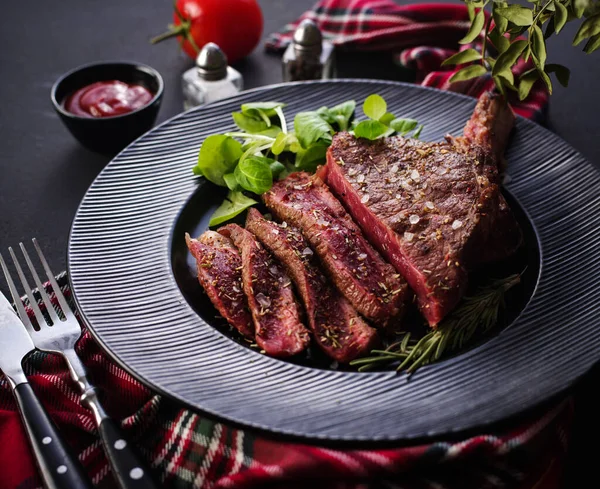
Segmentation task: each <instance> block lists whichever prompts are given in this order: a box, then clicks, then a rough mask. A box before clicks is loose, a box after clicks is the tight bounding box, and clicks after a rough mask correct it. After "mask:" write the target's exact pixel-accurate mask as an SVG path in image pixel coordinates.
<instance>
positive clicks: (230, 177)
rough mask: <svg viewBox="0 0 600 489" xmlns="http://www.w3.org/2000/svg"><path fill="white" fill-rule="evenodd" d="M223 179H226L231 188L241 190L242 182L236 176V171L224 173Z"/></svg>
mask: <svg viewBox="0 0 600 489" xmlns="http://www.w3.org/2000/svg"><path fill="white" fill-rule="evenodd" d="M223 180H225V185H227V188H228V189H229V190H239V188H240V184H239V183H238V181H237V178H235V173H226V174H225V175H223Z"/></svg>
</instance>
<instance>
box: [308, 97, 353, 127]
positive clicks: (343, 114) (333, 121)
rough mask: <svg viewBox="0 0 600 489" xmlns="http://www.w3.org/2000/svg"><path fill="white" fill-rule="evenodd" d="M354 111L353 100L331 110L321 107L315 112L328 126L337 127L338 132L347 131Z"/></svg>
mask: <svg viewBox="0 0 600 489" xmlns="http://www.w3.org/2000/svg"><path fill="white" fill-rule="evenodd" d="M355 109H356V102H355V101H354V100H347V101H346V102H342V103H341V104H338V105H336V106H335V107H332V108H331V109H330V108H328V107H321V108H320V109H319V110H317V114H319V115H320V116H321V117H322V118H323V119H324V120H325V121H327V122H328V123H329V124H330V125H332V126H333V125H337V126H338V128H339V130H340V131H347V130H348V127H349V125H350V120H351V119H352V116H353V115H354V110H355Z"/></svg>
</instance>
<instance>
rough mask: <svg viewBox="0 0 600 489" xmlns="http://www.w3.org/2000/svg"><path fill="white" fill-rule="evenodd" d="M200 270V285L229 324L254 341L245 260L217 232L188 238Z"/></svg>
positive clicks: (189, 246) (190, 248)
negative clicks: (243, 281)
mask: <svg viewBox="0 0 600 489" xmlns="http://www.w3.org/2000/svg"><path fill="white" fill-rule="evenodd" d="M185 242H186V243H187V246H188V249H189V250H190V253H191V254H192V255H193V257H194V258H195V259H196V264H197V267H198V281H199V282H200V284H201V285H202V287H203V288H204V290H205V291H206V294H207V295H208V297H209V299H210V300H211V302H212V303H213V305H214V306H215V307H216V308H217V310H218V311H219V314H221V316H223V317H224V318H225V319H226V320H227V322H228V323H229V324H231V325H232V326H233V327H234V328H235V329H237V330H238V331H239V332H240V333H241V334H243V335H244V336H245V337H246V338H250V339H253V338H254V324H253V323H252V318H251V317H250V312H249V311H248V302H247V301H246V296H245V295H244V289H243V287H242V271H241V270H242V268H241V267H242V258H241V256H240V254H239V252H238V250H237V248H236V247H235V246H234V245H233V243H232V241H231V240H230V239H228V238H226V237H225V236H221V235H220V234H219V233H216V232H214V231H206V232H205V233H204V234H202V236H200V237H199V238H198V239H193V238H191V237H190V235H189V234H186V235H185Z"/></svg>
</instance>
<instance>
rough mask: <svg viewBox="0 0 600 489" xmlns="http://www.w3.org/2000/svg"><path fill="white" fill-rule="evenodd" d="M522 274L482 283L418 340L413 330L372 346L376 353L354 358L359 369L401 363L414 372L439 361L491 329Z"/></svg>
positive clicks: (354, 362) (407, 370)
mask: <svg viewBox="0 0 600 489" xmlns="http://www.w3.org/2000/svg"><path fill="white" fill-rule="evenodd" d="M520 277H521V276H520V275H518V274H515V275H510V276H509V277H506V278H503V279H500V280H494V281H493V282H491V283H490V284H488V285H485V286H483V287H480V288H479V289H478V290H477V291H476V293H475V294H474V295H473V296H469V297H465V298H464V299H463V301H462V302H461V304H460V306H459V307H457V308H456V309H455V310H454V311H453V312H452V313H451V314H450V315H449V316H448V317H446V318H445V319H444V320H443V321H442V322H441V323H440V324H439V326H438V327H437V329H435V330H433V331H430V332H429V333H427V334H426V335H425V336H423V337H422V338H420V339H418V340H415V339H413V338H412V334H411V333H410V332H406V333H404V335H403V337H402V339H401V340H399V341H397V342H395V343H394V344H392V345H390V346H389V347H388V348H386V349H385V350H372V351H371V353H372V355H373V356H371V357H366V358H359V359H357V360H354V361H352V362H350V365H353V366H358V367H359V368H358V370H359V372H364V371H367V370H371V369H373V368H376V367H385V366H389V365H390V364H394V363H398V367H397V368H396V370H398V371H403V370H406V372H407V373H409V374H410V373H413V372H414V371H415V370H417V369H418V368H419V367H421V366H423V365H427V364H429V363H433V362H436V361H437V360H439V359H440V358H441V357H442V356H443V355H444V354H445V353H448V352H452V351H456V350H459V349H461V348H462V347H463V346H465V345H466V344H468V343H469V341H471V340H472V339H473V337H474V336H475V335H476V334H483V333H485V332H487V331H489V330H490V329H491V328H492V327H493V326H494V325H495V324H496V323H497V322H498V313H499V312H500V309H501V308H502V307H503V306H504V295H505V293H506V292H507V291H508V290H509V289H511V288H512V287H514V286H515V285H517V284H518V283H519V282H520Z"/></svg>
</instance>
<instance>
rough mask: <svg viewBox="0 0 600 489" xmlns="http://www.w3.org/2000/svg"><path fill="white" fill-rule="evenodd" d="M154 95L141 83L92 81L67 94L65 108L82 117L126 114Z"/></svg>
mask: <svg viewBox="0 0 600 489" xmlns="http://www.w3.org/2000/svg"><path fill="white" fill-rule="evenodd" d="M153 96H154V95H153V94H152V93H151V92H150V91H149V90H148V89H147V88H145V87H143V86H142V85H128V84H127V83H124V82H122V81H118V80H107V81H99V82H96V83H92V84H91V85H88V86H86V87H83V88H80V89H79V90H77V91H76V92H75V93H73V94H71V95H69V97H67V99H66V101H65V109H66V110H67V111H68V112H71V114H75V115H79V116H83V117H111V116H115V115H121V114H127V113H128V112H133V111H134V110H136V109H139V108H140V107H143V106H144V105H146V104H147V103H148V102H150V100H152V97H153Z"/></svg>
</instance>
